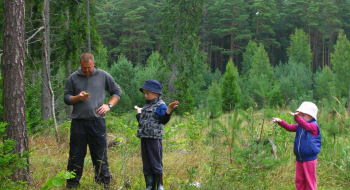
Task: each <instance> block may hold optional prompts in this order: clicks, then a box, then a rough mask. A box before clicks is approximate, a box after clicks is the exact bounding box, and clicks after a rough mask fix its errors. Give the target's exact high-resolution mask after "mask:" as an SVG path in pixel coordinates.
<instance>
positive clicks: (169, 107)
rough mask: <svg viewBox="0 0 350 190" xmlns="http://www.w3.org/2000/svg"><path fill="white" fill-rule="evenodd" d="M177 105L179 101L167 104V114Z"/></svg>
mask: <svg viewBox="0 0 350 190" xmlns="http://www.w3.org/2000/svg"><path fill="white" fill-rule="evenodd" d="M177 106H179V101H177V100H176V101H173V102H171V103H170V104H169V106H168V109H167V110H166V113H167V114H170V113H171V110H173V109H174V108H176V107H177Z"/></svg>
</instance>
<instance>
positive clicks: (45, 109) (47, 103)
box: [41, 0, 52, 120]
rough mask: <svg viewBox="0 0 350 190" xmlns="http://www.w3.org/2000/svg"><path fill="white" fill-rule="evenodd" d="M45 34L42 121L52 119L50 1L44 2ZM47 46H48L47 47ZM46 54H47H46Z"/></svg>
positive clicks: (42, 68)
mask: <svg viewBox="0 0 350 190" xmlns="http://www.w3.org/2000/svg"><path fill="white" fill-rule="evenodd" d="M44 6H45V7H44V12H43V17H45V18H44V28H45V29H44V32H43V40H44V41H45V42H43V54H42V59H43V63H42V65H41V79H42V81H41V119H42V120H47V119H51V118H52V112H51V110H52V108H51V93H50V89H49V81H50V51H51V50H50V5H49V0H44ZM45 44H46V45H45ZM45 52H46V53H45Z"/></svg>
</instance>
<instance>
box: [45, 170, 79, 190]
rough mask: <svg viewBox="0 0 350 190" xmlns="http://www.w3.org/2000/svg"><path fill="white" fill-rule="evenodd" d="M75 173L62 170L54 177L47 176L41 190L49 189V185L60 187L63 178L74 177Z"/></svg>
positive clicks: (63, 180)
mask: <svg viewBox="0 0 350 190" xmlns="http://www.w3.org/2000/svg"><path fill="white" fill-rule="evenodd" d="M74 176H75V173H74V172H73V171H71V172H68V171H65V170H62V171H61V172H60V173H58V174H57V175H56V176H55V177H54V178H49V179H48V180H47V181H46V183H44V187H43V188H41V190H46V189H49V188H50V187H62V186H63V185H64V182H65V180H67V179H71V178H74Z"/></svg>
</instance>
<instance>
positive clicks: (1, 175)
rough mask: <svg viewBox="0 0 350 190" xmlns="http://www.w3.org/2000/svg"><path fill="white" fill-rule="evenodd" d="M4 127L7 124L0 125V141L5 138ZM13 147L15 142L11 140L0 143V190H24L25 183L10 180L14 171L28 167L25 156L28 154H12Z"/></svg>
mask: <svg viewBox="0 0 350 190" xmlns="http://www.w3.org/2000/svg"><path fill="white" fill-rule="evenodd" d="M6 126H7V123H0V139H3V138H4V137H5V136H6V134H5V130H6ZM15 145H16V141H14V140H12V139H6V140H4V141H3V143H0V150H1V151H0V168H1V170H0V189H26V185H27V182H25V181H12V179H11V175H13V174H14V171H16V170H17V169H20V168H24V169H26V167H27V166H28V163H27V156H28V155H29V152H25V153H24V154H23V155H20V154H19V153H14V152H13V148H14V147H15Z"/></svg>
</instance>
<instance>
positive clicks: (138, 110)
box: [134, 106, 142, 113]
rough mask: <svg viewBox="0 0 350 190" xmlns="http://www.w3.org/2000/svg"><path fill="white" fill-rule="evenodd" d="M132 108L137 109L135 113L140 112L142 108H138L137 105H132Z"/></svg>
mask: <svg viewBox="0 0 350 190" xmlns="http://www.w3.org/2000/svg"><path fill="white" fill-rule="evenodd" d="M134 109H135V110H136V111H137V113H141V111H142V108H139V107H138V106H134Z"/></svg>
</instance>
